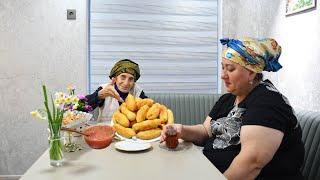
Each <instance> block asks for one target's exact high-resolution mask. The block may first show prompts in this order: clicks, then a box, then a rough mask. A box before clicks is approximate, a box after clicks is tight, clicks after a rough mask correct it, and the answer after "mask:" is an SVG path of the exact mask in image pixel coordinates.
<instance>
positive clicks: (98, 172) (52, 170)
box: [21, 142, 225, 180]
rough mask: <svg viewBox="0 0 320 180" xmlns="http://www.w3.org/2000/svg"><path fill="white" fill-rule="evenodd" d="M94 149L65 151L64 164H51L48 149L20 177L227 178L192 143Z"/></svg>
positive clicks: (46, 179)
mask: <svg viewBox="0 0 320 180" xmlns="http://www.w3.org/2000/svg"><path fill="white" fill-rule="evenodd" d="M114 144H115V143H114V142H113V143H112V144H111V145H110V146H109V147H108V148H106V149H101V150H95V149H90V148H88V147H86V148H85V149H84V150H81V151H79V152H73V153H64V155H65V163H64V166H62V167H52V166H50V164H49V155H48V150H47V151H46V152H45V153H44V154H43V155H42V156H41V157H40V158H39V159H38V160H37V161H36V162H35V163H34V164H33V165H32V166H31V167H30V168H29V169H28V171H27V172H26V173H25V174H24V175H23V176H22V178H21V180H29V179H32V180H34V179H39V180H51V179H52V180H60V179H65V180H70V179H76V180H81V179H85V180H98V179H103V180H171V179H172V180H173V179H182V180H189V179H190V180H191V179H192V180H199V179H212V180H220V179H221V180H222V179H225V177H224V176H223V175H222V174H221V173H220V172H219V171H218V170H217V169H216V168H215V167H214V165H212V164H211V162H210V161H209V160H207V158H206V157H205V156H204V155H203V154H202V152H201V150H199V149H198V148H197V147H196V146H194V145H193V144H191V143H189V144H185V146H184V147H185V148H183V149H182V150H180V151H168V150H166V149H164V148H160V147H159V142H154V143H152V148H151V149H149V150H146V151H141V152H122V151H118V150H116V149H115V147H114Z"/></svg>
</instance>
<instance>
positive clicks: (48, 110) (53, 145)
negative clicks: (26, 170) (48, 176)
mask: <svg viewBox="0 0 320 180" xmlns="http://www.w3.org/2000/svg"><path fill="white" fill-rule="evenodd" d="M42 90H43V96H44V107H45V108H44V109H37V110H35V111H32V112H31V115H32V116H33V117H35V118H38V119H42V120H46V119H47V120H48V126H49V128H48V130H49V144H50V148H49V155H50V164H51V165H52V166H61V165H62V162H63V152H62V150H63V149H64V150H66V151H68V152H71V151H75V150H77V149H81V148H79V146H78V145H76V144H74V143H71V134H70V133H69V134H68V135H69V139H68V140H69V141H68V142H67V143H65V144H64V145H65V146H64V147H65V148H63V143H62V142H61V140H62V138H61V133H60V131H61V127H62V125H63V126H67V125H68V124H69V123H70V125H69V126H68V127H72V126H74V125H75V124H76V123H74V122H66V121H68V120H67V117H70V115H71V114H75V115H73V116H72V117H79V118H78V119H82V120H81V121H79V122H87V121H88V120H90V119H91V117H92V115H91V114H89V113H86V112H88V111H91V110H92V108H91V106H89V105H88V104H87V102H86V99H85V97H84V96H76V95H74V88H73V89H71V90H70V92H69V95H67V94H65V93H63V92H57V93H55V98H53V97H52V96H50V97H51V106H49V101H48V95H47V89H46V86H45V85H43V86H42ZM83 111H85V112H83ZM72 123H73V124H72Z"/></svg>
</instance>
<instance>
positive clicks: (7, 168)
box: [0, 0, 88, 174]
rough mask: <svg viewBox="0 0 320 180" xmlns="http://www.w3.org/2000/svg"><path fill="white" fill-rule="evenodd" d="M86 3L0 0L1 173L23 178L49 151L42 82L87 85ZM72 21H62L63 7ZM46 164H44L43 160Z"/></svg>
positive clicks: (59, 87)
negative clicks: (39, 113)
mask: <svg viewBox="0 0 320 180" xmlns="http://www.w3.org/2000/svg"><path fill="white" fill-rule="evenodd" d="M87 7H88V5H87V1H86V0H67V1H65V0H10V1H9V0H0V39H1V40H0V102H2V103H1V108H0V129H1V130H0V174H23V173H24V172H25V171H26V170H27V168H28V167H29V166H31V164H32V163H33V162H34V161H35V160H36V159H37V158H38V157H39V156H40V155H41V154H42V153H43V151H44V150H45V149H46V148H47V147H48V144H47V141H46V138H47V135H46V126H47V123H46V122H37V121H36V120H33V119H32V118H31V117H30V114H29V112H30V111H31V110H34V109H35V108H36V107H39V106H42V95H41V84H42V83H45V84H46V85H47V86H48V88H49V89H51V90H53V91H54V90H64V89H65V87H66V85H68V84H69V83H73V84H75V85H76V87H77V88H78V90H77V91H78V92H79V93H80V92H82V93H85V92H86V85H87ZM68 8H71V9H76V10H77V19H76V20H67V19H66V9H68ZM48 163H49V161H48Z"/></svg>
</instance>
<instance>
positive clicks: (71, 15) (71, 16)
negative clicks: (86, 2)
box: [67, 9, 77, 19]
mask: <svg viewBox="0 0 320 180" xmlns="http://www.w3.org/2000/svg"><path fill="white" fill-rule="evenodd" d="M76 13H77V12H76V10H75V9H67V19H76V18H77V16H76Z"/></svg>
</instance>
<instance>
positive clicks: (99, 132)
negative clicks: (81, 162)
mask: <svg viewBox="0 0 320 180" xmlns="http://www.w3.org/2000/svg"><path fill="white" fill-rule="evenodd" d="M84 133H85V134H88V135H89V136H83V137H84V140H85V142H86V143H87V144H88V145H89V146H90V147H91V148H93V149H103V148H106V147H108V146H109V145H110V144H111V142H112V138H113V136H114V133H115V131H114V129H113V127H111V126H108V125H96V126H89V127H87V128H86V129H85V130H84Z"/></svg>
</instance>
